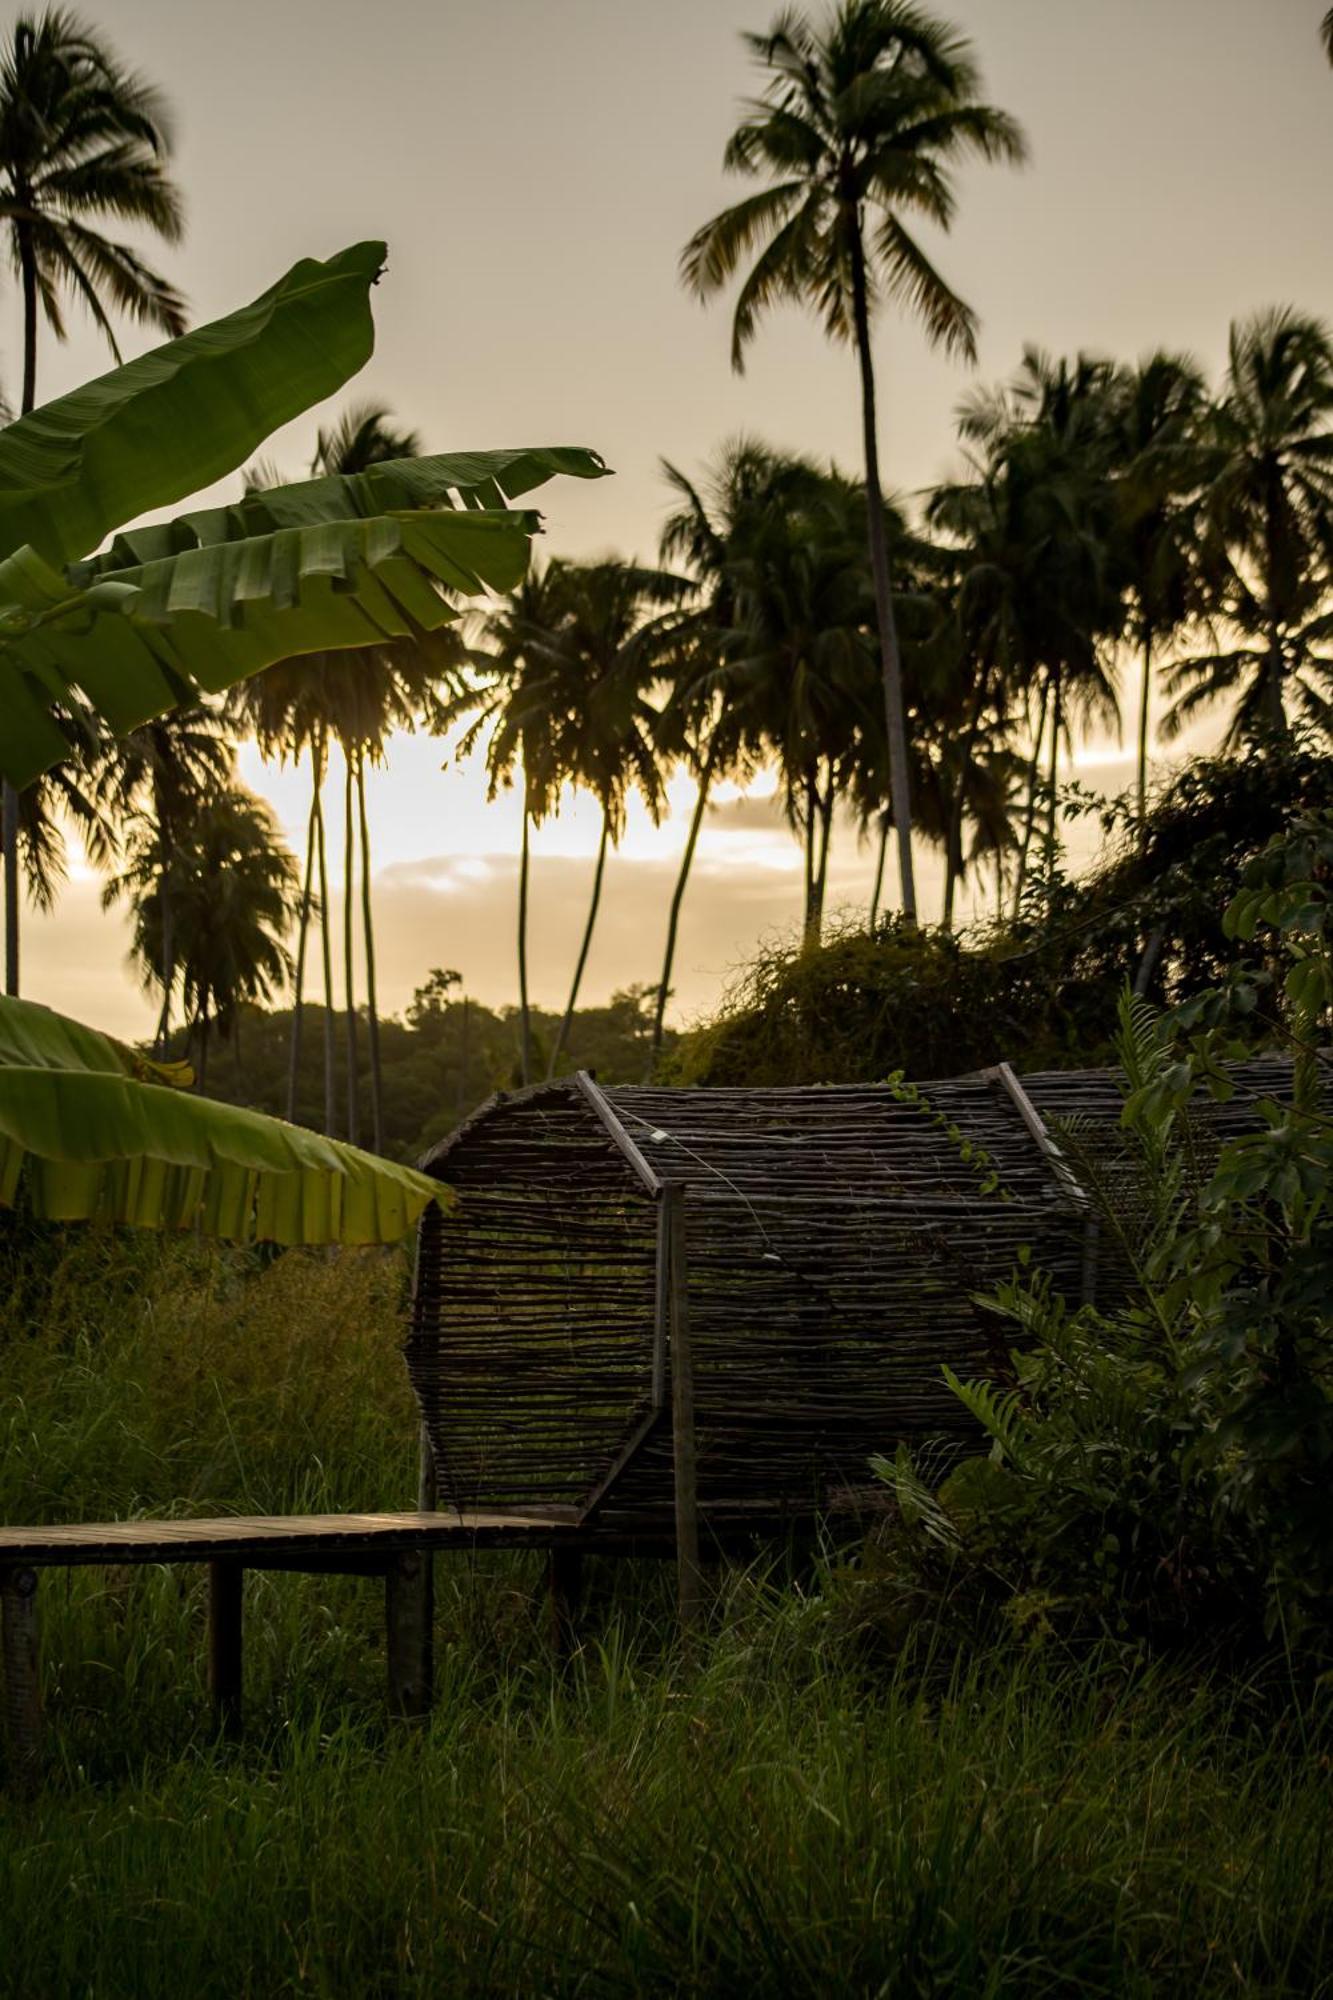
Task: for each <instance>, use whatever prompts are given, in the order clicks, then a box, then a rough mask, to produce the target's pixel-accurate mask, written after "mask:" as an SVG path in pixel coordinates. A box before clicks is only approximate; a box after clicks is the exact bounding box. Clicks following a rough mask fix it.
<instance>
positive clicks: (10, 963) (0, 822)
mask: <svg viewBox="0 0 1333 2000" xmlns="http://www.w3.org/2000/svg"><path fill="white" fill-rule="evenodd" d="M16 193H17V194H18V196H19V199H20V200H22V199H24V198H25V197H26V190H25V189H24V188H22V187H20V188H18V189H16ZM16 233H17V236H18V246H19V270H20V273H21V275H22V279H23V415H24V416H25V417H26V416H27V414H28V412H29V410H31V409H32V408H33V406H34V404H35V403H36V401H37V258H36V254H35V252H34V250H33V243H32V230H31V229H30V228H29V227H28V226H27V225H26V224H24V223H19V224H18V225H17V231H16ZM0 853H3V858H4V876H5V992H6V993H7V994H10V995H15V994H17V992H18V990H19V795H18V792H17V791H16V790H15V788H14V786H13V785H11V784H10V782H9V780H8V778H6V779H5V781H4V784H3V787H0Z"/></svg>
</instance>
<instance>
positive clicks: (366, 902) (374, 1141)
mask: <svg viewBox="0 0 1333 2000" xmlns="http://www.w3.org/2000/svg"><path fill="white" fill-rule="evenodd" d="M356 809H357V816H358V818H359V820H360V823H361V929H362V933H363V935H364V938H365V946H366V1036H367V1039H368V1041H369V1044H370V1143H371V1146H372V1148H373V1149H374V1151H375V1152H377V1153H382V1152H383V1151H384V1101H383V1100H384V1079H383V1074H382V1071H381V1068H380V1017H379V1011H378V1008H377V1006H376V1000H375V924H374V918H373V916H372V913H371V906H370V821H369V820H368V818H367V817H366V760H365V754H364V752H363V751H361V750H358V751H357V753H356Z"/></svg>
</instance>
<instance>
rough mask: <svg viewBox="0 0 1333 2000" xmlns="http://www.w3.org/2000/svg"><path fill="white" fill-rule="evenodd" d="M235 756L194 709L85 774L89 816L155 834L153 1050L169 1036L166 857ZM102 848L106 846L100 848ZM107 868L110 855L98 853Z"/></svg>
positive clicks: (208, 714) (206, 715)
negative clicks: (158, 1006)
mask: <svg viewBox="0 0 1333 2000" xmlns="http://www.w3.org/2000/svg"><path fill="white" fill-rule="evenodd" d="M234 761H235V760H234V755H233V752H232V749H231V745H230V743H229V742H228V741H227V738H226V736H225V734H224V724H223V720H222V717H221V716H220V715H219V714H218V712H217V711H216V710H215V709H211V708H204V707H202V706H199V705H196V706H195V707H192V708H180V709H175V710H173V711H172V712H171V713H170V714H169V715H162V716H158V717H156V718H155V719H153V720H152V721H150V722H145V723H141V724H140V726H139V727H138V728H137V729H132V730H130V731H129V733H128V734H127V735H125V736H120V737H112V738H109V739H107V740H106V741H105V742H104V743H103V744H102V745H101V747H100V749H99V752H98V754H97V756H96V758H95V760H94V762H93V766H92V785H93V798H94V802H95V806H96V809H97V810H98V812H99V813H100V814H102V815H103V816H105V817H106V818H107V819H111V820H114V821H118V822H120V823H122V824H124V823H131V824H134V825H135V826H136V827H137V828H138V829H139V830H140V832H141V831H142V828H143V826H144V824H145V822H147V823H148V824H150V825H151V826H153V827H154V828H156V839H157V846H158V851H159V854H160V858H161V877H162V880H161V888H160V891H159V897H158V903H159V908H160V913H161V918H162V940H161V974H162V976H161V982H160V983H161V989H162V1010H161V1013H160V1015H159V1018H158V1024H157V1035H156V1038H155V1046H156V1047H157V1048H159V1049H161V1048H162V1047H164V1046H165V1043H166V1040H167V1036H168V1035H169V1033H170V1031H171V1000H172V994H173V993H174V991H175V986H176V971H175V947H174V942H173V921H172V919H173V906H172V898H171V886H170V885H171V881H172V869H171V864H172V856H173V854H174V852H175V848H176V844H177V841H178V839H179V838H180V837H181V835H182V833H183V832H184V830H185V828H186V827H188V825H189V824H190V823H191V821H192V819H193V817H194V815H195V813H196V812H197V811H198V808H199V807H200V805H202V804H205V803H206V802H207V801H208V800H209V799H210V798H213V797H215V796H216V795H217V794H218V793H219V792H220V791H222V790H223V789H225V788H226V787H227V785H228V784H229V782H230V780H231V776H232V769H233V764H234ZM104 848H105V843H104ZM101 858H102V859H103V861H104V862H109V860H110V858H111V856H110V853H109V852H104V853H103V855H102V857H101Z"/></svg>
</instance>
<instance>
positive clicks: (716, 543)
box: [648, 437, 799, 1075]
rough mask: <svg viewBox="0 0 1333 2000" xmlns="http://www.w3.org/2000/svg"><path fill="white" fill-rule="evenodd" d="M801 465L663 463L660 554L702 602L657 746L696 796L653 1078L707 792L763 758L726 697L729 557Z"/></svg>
mask: <svg viewBox="0 0 1333 2000" xmlns="http://www.w3.org/2000/svg"><path fill="white" fill-rule="evenodd" d="M798 463H799V462H797V461H792V460H786V459H783V458H781V457H779V455H778V454H777V453H775V452H772V451H770V450H769V449H768V448H767V446H765V445H761V444H758V443H757V442H755V441H754V440H753V439H751V438H744V437H742V438H737V439H735V440H733V441H732V442H731V443H729V444H727V445H724V446H723V448H722V450H721V451H720V452H719V454H718V457H717V460H716V461H715V463H714V465H713V466H712V467H711V468H710V469H709V471H708V473H707V474H706V476H705V479H704V481H703V482H702V485H696V484H695V483H694V482H693V481H692V480H690V479H688V478H687V477H686V475H685V474H684V473H683V472H681V471H680V470H679V469H678V467H676V466H674V465H672V464H670V463H669V462H668V461H667V460H665V459H664V460H663V461H662V471H663V473H664V475H665V477H666V479H667V482H668V484H669V485H670V486H671V487H672V489H673V491H674V493H675V494H676V496H677V505H676V506H675V507H674V508H673V510H672V512H671V513H670V514H669V515H668V516H667V519H666V521H665V522H664V524H663V527H662V533H661V538H660V541H659V545H658V546H659V553H660V556H661V559H662V562H663V564H664V565H666V564H671V563H676V562H682V561H683V562H684V563H685V565H686V567H687V570H688V572H689V575H690V577H691V578H692V580H693V582H694V585H695V593H696V595H695V601H694V603H693V604H691V605H690V606H689V607H688V609H686V610H685V611H684V612H683V613H682V615H681V618H680V620H679V621H678V625H677V629H676V633H675V643H674V646H673V648H672V660H671V664H670V679H671V693H670V697H669V699H668V701H667V704H666V707H665V709H664V711H663V717H662V726H661V731H660V742H661V745H662V748H663V751H664V753H665V754H667V755H674V756H682V757H683V758H684V761H685V762H686V764H687V765H688V766H689V768H690V770H691V772H692V774H693V776H694V778H695V782H696V789H695V802H694V810H693V812H692V814H691V816H690V825H689V829H688V832H687V834H686V837H685V846H684V850H683V852H682V854H681V861H680V868H679V870H678V872H677V875H676V882H675V887H674V889H673V891H672V896H671V905H670V909H669V911H668V915H667V934H666V948H665V952H664V955H663V961H662V977H661V980H660V982H659V983H658V987H657V992H656V995H655V998H654V1006H653V1029H652V1040H651V1045H650V1051H649V1058H648V1061H649V1074H650V1075H651V1074H652V1072H653V1071H654V1070H655V1069H656V1067H657V1063H658V1061H659V1059H660V1056H661V1050H662V1035H663V1030H664V1026H665V1018H666V1009H667V1002H668V1000H669V999H670V997H671V973H672V968H673V966H674V964H675V959H676V944H677V939H678V937H679V932H680V916H681V910H682V908H683V905H684V901H685V890H686V886H687V884H688V882H689V878H690V871H691V868H692V867H693V864H694V856H695V851H696V849H697V847H698V842H699V835H700V832H701V830H702V828H703V822H704V815H705V813H706V811H707V809H708V800H709V795H710V792H711V789H712V787H713V785H714V784H716V783H717V782H718V781H719V780H720V779H723V778H737V777H743V776H748V775H750V774H751V772H752V771H753V768H754V764H755V762H756V759H757V755H758V752H759V746H758V743H757V741H756V740H752V739H750V738H749V737H747V733H746V729H745V725H744V720H743V712H742V710H741V709H740V708H739V707H738V706H737V705H736V704H734V703H733V702H732V701H731V700H730V698H729V694H728V689H727V647H726V643H725V642H726V636H727V634H728V633H730V632H732V631H733V630H734V628H735V626H736V622H737V620H736V608H735V593H734V590H733V587H732V584H733V579H732V575H731V568H730V557H731V555H732V552H733V550H734V548H735V546H736V544H737V541H738V538H739V536H740V535H741V533H742V532H743V528H744V524H745V522H746V520H747V519H748V518H750V517H752V516H753V515H754V513H755V511H756V510H757V509H763V508H765V507H768V506H772V505H775V504H781V494H782V490H783V488H784V487H785V486H786V485H787V483H788V482H789V481H790V480H791V478H792V476H793V472H794V469H795V468H796V467H797V465H798ZM797 476H799V474H798V475H797Z"/></svg>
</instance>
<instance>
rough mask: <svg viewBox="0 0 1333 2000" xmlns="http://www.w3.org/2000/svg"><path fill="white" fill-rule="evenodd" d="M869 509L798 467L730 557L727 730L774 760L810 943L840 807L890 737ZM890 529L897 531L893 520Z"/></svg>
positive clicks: (815, 935)
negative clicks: (796, 846) (882, 697)
mask: <svg viewBox="0 0 1333 2000" xmlns="http://www.w3.org/2000/svg"><path fill="white" fill-rule="evenodd" d="M864 505H865V503H864V497H863V495H862V493H861V489H860V487H859V486H858V485H857V484H855V483H854V482H853V481H850V480H847V479H844V478H842V477H841V476H839V475H838V474H836V473H832V472H829V473H820V472H819V471H818V470H817V469H816V468H815V467H813V466H811V465H809V464H807V463H805V462H803V461H796V462H794V464H792V465H791V466H790V467H789V469H788V473H787V483H786V485H785V487H784V489H783V491H782V493H781V497H780V499H779V500H778V501H777V502H776V503H775V504H774V505H772V506H769V507H765V508H756V509H755V510H754V513H753V516H750V517H747V518H746V521H745V523H744V527H743V531H742V532H740V533H737V534H735V535H734V536H733V538H732V543H731V546H730V549H729V553H728V558H727V569H728V580H729V589H730V592H731V602H732V608H733V619H734V622H733V625H732V628H731V629H730V630H729V631H728V632H726V633H725V634H724V635H723V639H722V646H723V657H724V674H725V682H724V690H725V697H726V700H727V703H728V707H729V711H730V713H729V723H728V727H729V728H730V729H732V730H734V731H736V732H737V735H736V738H735V740H736V741H737V742H738V743H739V744H741V745H743V746H746V747H750V748H752V749H753V751H754V752H761V751H762V752H763V753H766V754H769V755H771V756H773V757H774V758H776V761H777V764H778V769H779V772H780V774H781V779H782V791H783V802H784V807H785V810H786V814H787V818H788V820H789V822H790V823H791V825H792V826H793V827H794V828H796V829H797V831H798V832H799V834H800V835H801V838H802V841H803V845H804V850H805V876H804V933H805V937H806V940H807V942H808V943H811V944H814V943H817V942H818V939H819V935H820V929H821V925H822V921H823V909H824V898H825V891H826V887H827V882H828V865H829V853H830V847H831V840H832V830H833V811H834V805H835V802H836V800H837V798H838V796H839V795H840V793H841V792H842V791H844V790H845V789H846V788H847V787H848V786H849V785H850V784H852V782H853V781H863V780H864V776H865V772H866V767H867V763H868V761H873V760H874V758H875V756H876V754H877V752H876V746H877V745H878V744H880V743H882V742H883V740H884V723H883V714H882V706H881V704H880V703H879V700H878V670H877V665H876V658H875V649H874V641H873V636H872V634H873V629H874V615H875V614H874V596H873V591H872V584H871V576H870V572H869V568H868V565H867V563H866V556H865V537H864V532H863V527H862V517H863V514H864ZM885 512H886V515H887V514H888V510H887V509H886V510H885ZM892 528H893V532H894V534H895V536H900V535H901V532H902V530H901V524H900V523H899V522H898V521H897V518H896V517H892ZM886 761H887V759H886V758H884V757H881V758H880V759H879V767H878V768H879V770H880V772H881V774H882V771H883V768H884V764H885V763H886ZM879 797H880V800H881V802H882V800H883V790H882V785H881V788H880V790H879Z"/></svg>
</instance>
